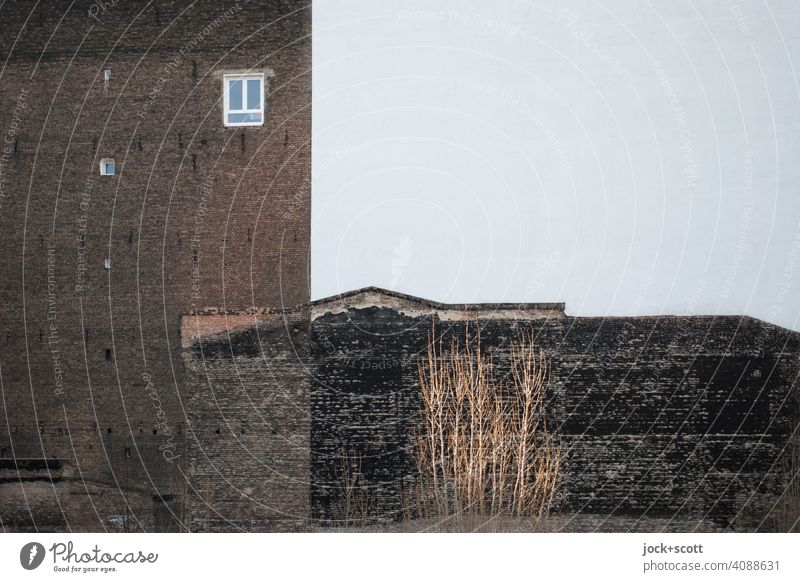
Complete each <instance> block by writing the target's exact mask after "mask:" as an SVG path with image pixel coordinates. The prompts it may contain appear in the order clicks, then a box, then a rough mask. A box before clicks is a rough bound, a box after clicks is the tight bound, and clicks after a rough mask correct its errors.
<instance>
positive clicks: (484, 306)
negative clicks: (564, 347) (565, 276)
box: [310, 286, 566, 311]
mask: <svg viewBox="0 0 800 582" xmlns="http://www.w3.org/2000/svg"><path fill="white" fill-rule="evenodd" d="M366 293H377V294H379V295H386V296H388V297H394V298H395V299H401V300H403V301H410V302H412V303H417V304H419V305H420V306H424V307H429V308H431V309H447V310H453V311H495V310H504V309H516V310H527V309H535V310H552V311H564V310H565V309H566V303H559V302H555V303H440V302H438V301H431V300H430V299H423V298H422V297H416V296H414V295H407V294H406V293H400V292H399V291H391V290H389V289H383V288H382V287H375V286H369V287H362V288H361V289H354V290H352V291H345V292H344V293H340V294H338V295H331V296H329V297H324V298H322V299H316V300H314V301H312V302H311V304H310V305H311V307H321V306H324V305H326V304H330V303H336V302H338V301H343V300H346V299H350V298H351V297H356V296H358V295H363V294H366Z"/></svg>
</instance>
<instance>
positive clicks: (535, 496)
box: [413, 327, 562, 531]
mask: <svg viewBox="0 0 800 582" xmlns="http://www.w3.org/2000/svg"><path fill="white" fill-rule="evenodd" d="M509 367H510V374H509V378H508V379H504V380H497V379H496V378H495V377H494V363H493V357H492V356H486V355H485V354H484V353H483V351H482V349H481V341H480V328H479V327H478V329H477V335H476V337H475V338H474V340H472V341H471V338H470V330H469V328H467V332H466V337H465V338H464V341H463V343H462V342H461V341H459V340H458V339H456V338H453V339H452V340H451V342H450V344H449V346H445V345H443V340H442V339H441V338H439V339H438V340H437V339H436V334H435V329H433V330H432V331H431V335H430V340H429V342H428V351H427V357H425V358H422V359H421V360H420V362H419V382H420V389H421V393H422V404H421V422H420V425H419V428H418V430H417V431H416V434H415V445H416V446H415V454H414V455H413V458H414V460H415V462H416V468H417V481H416V491H415V497H416V502H415V506H416V517H417V518H418V519H423V520H430V519H432V520H438V521H439V523H447V526H446V529H451V530H456V531H458V530H465V529H467V530H470V531H478V530H486V529H491V527H492V524H493V523H494V527H495V528H498V527H499V528H501V529H507V528H509V527H510V524H519V523H520V522H524V523H525V524H526V525H525V526H524V527H526V528H529V529H536V528H537V527H538V526H540V525H541V522H542V519H543V518H544V517H546V516H547V515H548V514H549V512H550V509H551V506H552V504H553V499H554V496H555V494H556V491H557V489H558V486H559V480H560V470H561V464H562V448H561V446H560V445H559V443H558V442H557V440H556V439H555V437H554V436H553V435H551V434H550V433H549V432H548V430H547V421H546V418H545V414H544V398H545V392H546V388H547V382H548V376H549V362H548V360H547V359H546V357H545V355H544V353H543V352H542V351H541V350H539V349H537V348H536V346H535V344H534V341H533V336H532V335H531V334H530V333H528V334H521V335H519V336H518V337H517V338H516V339H515V340H514V341H513V342H512V343H511V346H510V350H509ZM515 527H516V526H515Z"/></svg>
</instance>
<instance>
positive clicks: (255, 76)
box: [222, 73, 266, 127]
mask: <svg viewBox="0 0 800 582" xmlns="http://www.w3.org/2000/svg"><path fill="white" fill-rule="evenodd" d="M254 80H257V81H258V82H259V84H260V87H261V91H260V93H261V100H260V103H259V108H258V109H233V110H231V109H230V81H242V106H243V107H245V106H246V105H247V81H254ZM265 85H266V83H265V79H264V73H237V74H228V75H223V76H222V93H223V106H222V123H223V124H224V126H225V127H256V126H259V125H264V118H265V113H264V100H265V95H264V92H265V91H264V88H265ZM230 113H258V114H260V115H261V121H242V122H234V123H229V122H228V114H230Z"/></svg>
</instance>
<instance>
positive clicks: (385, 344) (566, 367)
mask: <svg viewBox="0 0 800 582" xmlns="http://www.w3.org/2000/svg"><path fill="white" fill-rule="evenodd" d="M334 305H335V302H334ZM320 311H324V309H322V308H320ZM441 315H447V314H445V313H442V314H441ZM492 315H493V318H492V319H488V318H484V319H485V320H484V321H481V324H480V325H481V332H482V333H481V337H482V344H483V346H484V348H486V349H489V350H491V351H493V352H494V354H495V363H496V365H497V366H498V368H497V369H498V371H499V372H500V373H503V372H502V371H503V369H505V370H506V371H507V369H508V368H507V363H506V364H504V362H507V357H508V352H507V348H508V345H509V341H511V340H512V339H513V338H514V337H515V336H516V334H517V332H518V331H523V330H531V331H533V333H534V334H535V337H536V341H537V343H538V344H539V345H540V346H541V347H542V348H543V349H544V350H545V351H546V353H547V355H548V357H549V358H550V359H551V364H552V372H551V378H550V394H549V398H548V403H547V411H548V416H549V417H550V427H551V428H554V429H555V431H556V432H557V434H558V435H559V436H560V437H561V439H562V442H563V445H564V447H565V450H566V451H567V453H568V459H567V463H566V483H565V486H564V488H563V495H562V496H561V499H560V501H559V509H560V510H561V511H562V512H564V513H565V515H574V514H576V513H577V514H580V515H582V516H589V515H594V516H600V517H598V518H597V519H595V521H594V523H595V526H596V527H600V528H604V529H614V527H615V526H614V523H615V519H616V518H624V519H623V520H622V521H619V523H625V525H624V527H625V528H629V527H631V524H632V523H635V521H636V520H637V519H640V518H642V519H645V518H660V519H661V520H665V521H661V522H660V523H662V524H668V526H669V523H670V522H672V524H673V528H674V529H679V530H681V529H683V530H686V529H693V528H694V527H700V528H705V527H708V524H712V525H713V527H717V528H721V529H724V528H730V529H734V530H747V531H765V530H766V531H768V530H774V529H780V528H781V527H782V526H781V523H780V521H781V520H780V516H779V513H780V508H781V496H782V494H783V493H784V492H785V490H786V487H787V485H788V482H789V475H790V469H789V467H788V458H787V457H788V453H789V452H790V451H791V447H792V436H793V435H794V436H795V440H796V434H795V433H794V431H795V430H796V413H795V406H796V399H797V390H796V382H797V374H798V351H800V342H799V341H798V335H797V334H796V333H794V332H790V331H788V330H785V329H781V328H777V327H775V326H772V325H769V324H766V323H763V322H759V321H756V320H753V319H750V318H746V317H744V318H743V317H662V318H572V317H565V318H561V319H559V318H552V319H539V320H535V319H534V320H528V319H519V318H507V319H502V318H501V319H497V317H498V316H497V315H496V314H492ZM433 317H435V318H436V329H437V331H438V332H439V333H443V334H444V335H445V336H452V335H456V336H458V337H461V338H463V337H464V331H465V326H466V325H468V324H467V323H466V322H465V321H463V320H462V321H448V320H447V319H452V318H447V317H442V318H441V319H445V320H444V321H442V320H440V315H439V314H435V315H434V316H433ZM478 317H480V315H479V316H478ZM462 319H463V318H462ZM467 319H474V316H473V317H467ZM432 323H433V320H432V317H431V316H424V315H413V314H412V315H411V316H410V315H408V314H404V313H403V312H402V311H401V310H396V309H392V308H386V307H381V306H380V305H373V306H362V307H360V308H350V309H346V310H342V309H338V310H336V309H334V310H333V312H329V313H322V314H320V315H319V316H317V317H316V318H315V319H314V320H313V322H312V329H311V338H312V344H311V345H312V352H313V356H314V360H315V361H316V364H317V374H316V381H315V383H314V385H313V388H312V392H311V415H312V424H311V447H312V455H311V480H312V505H313V509H314V512H315V515H316V516H317V517H318V518H320V519H331V518H333V519H335V518H336V515H333V514H332V512H331V506H332V503H333V502H334V499H335V496H336V494H337V490H338V489H339V488H340V485H339V481H338V479H337V462H338V459H339V458H340V457H341V454H342V451H346V452H347V454H350V455H351V456H356V457H358V458H360V459H361V471H362V473H363V479H364V483H365V484H366V485H367V486H368V490H369V496H370V499H371V500H372V501H371V503H372V506H373V508H374V510H375V513H376V514H378V515H382V516H384V517H386V518H394V517H397V516H398V515H399V514H400V513H401V512H402V509H401V505H400V499H401V497H402V491H403V487H404V486H405V485H406V484H407V483H408V482H410V480H411V479H412V478H413V473H414V470H413V466H412V464H411V463H410V461H409V459H408V456H407V451H408V446H409V437H410V434H411V429H412V427H413V426H414V423H415V422H416V421H417V411H418V407H419V398H418V395H419V387H418V377H417V358H418V357H419V356H420V355H421V354H424V353H425V349H426V343H427V334H428V333H429V332H430V330H431V326H432ZM469 325H472V326H473V332H474V325H475V323H474V321H473V322H472V323H470V324H469ZM795 444H796V443H795ZM334 513H335V512H334ZM606 518H610V519H608V520H607V519H606ZM566 527H567V528H569V527H570V524H569V523H567V525H566Z"/></svg>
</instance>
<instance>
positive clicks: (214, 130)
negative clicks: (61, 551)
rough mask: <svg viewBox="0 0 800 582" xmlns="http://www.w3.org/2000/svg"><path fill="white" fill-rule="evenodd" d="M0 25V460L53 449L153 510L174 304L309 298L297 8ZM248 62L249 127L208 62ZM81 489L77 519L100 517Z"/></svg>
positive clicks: (301, 15)
mask: <svg viewBox="0 0 800 582" xmlns="http://www.w3.org/2000/svg"><path fill="white" fill-rule="evenodd" d="M0 22H2V27H0V60H2V62H3V63H5V64H4V66H3V68H2V69H1V70H0V178H1V179H0V188H2V191H1V192H0V248H1V249H2V250H0V273H2V274H3V277H2V282H0V304H2V308H0V375H1V377H0V381H1V382H2V391H3V396H4V397H3V399H2V404H0V406H2V408H3V409H2V411H0V415H3V417H4V418H8V419H9V422H8V424H6V423H3V424H2V426H0V457H4V458H11V457H17V458H52V457H55V458H58V459H63V460H65V461H66V462H69V464H70V465H71V466H73V467H74V470H75V475H76V479H75V483H76V486H77V487H78V490H77V491H76V494H77V495H82V496H83V498H85V497H86V493H87V491H89V497H90V498H91V497H92V496H93V495H94V493H92V492H93V491H96V490H102V491H106V490H107V489H110V490H116V491H118V493H119V499H118V500H117V502H115V503H116V504H117V505H118V506H119V507H117V508H116V509H113V513H111V515H113V514H118V513H120V512H121V511H123V510H124V509H125V508H126V506H132V507H133V509H134V511H135V513H136V514H137V516H138V517H140V520H141V521H142V523H155V522H156V518H157V516H160V515H163V511H161V509H164V508H166V509H168V510H169V509H170V508H171V507H172V506H173V505H174V498H175V496H178V495H180V494H181V492H182V491H183V478H182V476H181V472H180V470H179V463H180V462H181V459H183V455H184V453H183V450H182V448H183V441H184V437H185V427H186V418H185V417H186V414H185V410H184V406H183V402H184V395H183V394H182V391H183V389H184V386H185V384H186V379H185V371H184V369H183V363H182V358H181V356H180V315H181V314H182V313H186V312H191V311H193V310H195V309H201V310H202V309H204V308H205V307H206V306H223V307H224V308H227V309H244V308H247V307H249V306H251V305H260V306H268V307H279V308H283V307H291V306H296V305H300V304H303V303H306V302H307V301H308V298H309V296H308V268H307V265H308V246H309V212H310V158H311V154H310V137H311V111H310V103H311V38H310V33H311V8H310V3H308V2H300V1H299V0H253V1H250V2H235V1H225V2H218V1H212V0H200V1H198V2H178V1H172V0H155V1H154V2H150V3H140V2H97V3H95V2H89V1H87V0H78V1H77V2H74V3H73V2H67V1H57V2H39V3H37V2H33V1H22V0H9V1H7V2H3V3H2V6H0ZM251 67H252V68H255V69H259V70H262V69H263V70H269V71H270V72H271V75H272V76H271V77H270V78H269V80H268V81H269V85H268V87H267V98H266V123H265V124H264V126H263V127H247V128H225V127H223V124H222V111H221V103H222V81H221V78H220V74H221V73H222V72H223V71H227V70H238V69H248V68H251ZM106 69H109V70H111V72H112V75H113V80H112V81H111V82H110V83H109V84H106V83H105V82H104V73H103V71H104V70H106ZM104 157H113V158H115V160H116V165H117V169H116V175H115V176H111V177H106V176H100V175H99V170H98V164H99V160H100V158H104ZM107 258H110V259H111V261H112V266H111V269H110V270H105V269H104V259H107ZM82 483H86V484H88V485H87V487H83V485H81V484H82ZM104 495H105V494H104ZM140 496H141V497H142V500H141V501H140V500H139V497H140ZM162 496H168V497H169V502H168V503H167V504H166V505H165V504H161V505H159V506H158V507H160V508H161V509H156V510H154V503H156V504H157V503H160V500H161V498H162ZM91 503H92V501H91V499H90V500H89V502H88V505H85V507H89V508H90V510H88V511H85V510H81V511H78V512H76V513H74V514H73V515H71V516H70V517H69V521H70V526H71V527H72V528H73V529H76V530H80V529H89V530H96V529H102V528H103V527H104V526H103V525H102V523H101V522H102V521H103V519H104V517H103V512H104V511H105V510H104V509H103V510H98V511H97V513H95V512H93V511H91ZM98 505H102V504H99V502H98ZM85 507H84V509H85ZM176 517H179V516H177V515H176ZM158 519H160V517H159V518H158ZM32 525H34V527H35V524H32ZM154 527H158V526H154Z"/></svg>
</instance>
